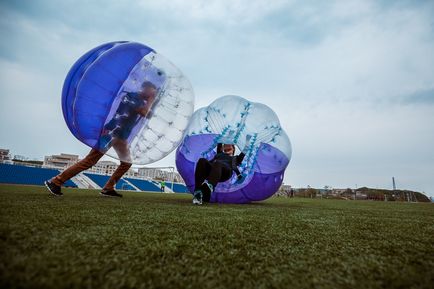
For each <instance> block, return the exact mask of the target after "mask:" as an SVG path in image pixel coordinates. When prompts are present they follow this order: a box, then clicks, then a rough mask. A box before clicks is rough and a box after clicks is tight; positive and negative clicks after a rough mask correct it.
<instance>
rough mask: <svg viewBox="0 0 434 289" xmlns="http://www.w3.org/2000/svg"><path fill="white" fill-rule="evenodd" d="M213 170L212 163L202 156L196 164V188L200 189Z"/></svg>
mask: <svg viewBox="0 0 434 289" xmlns="http://www.w3.org/2000/svg"><path fill="white" fill-rule="evenodd" d="M210 172H211V163H210V162H209V161H208V160H207V159H205V158H200V159H199V161H198V162H197V164H196V169H195V170H194V190H195V191H197V190H200V186H201V185H202V183H203V182H204V181H205V180H206V178H207V177H208V176H209V174H210Z"/></svg>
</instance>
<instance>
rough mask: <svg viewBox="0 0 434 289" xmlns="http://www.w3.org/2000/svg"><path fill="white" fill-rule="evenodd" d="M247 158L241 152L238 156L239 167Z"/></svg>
mask: <svg viewBox="0 0 434 289" xmlns="http://www.w3.org/2000/svg"><path fill="white" fill-rule="evenodd" d="M245 156H246V154H245V153H243V152H241V153H240V154H239V155H237V156H236V164H237V166H239V165H241V163H242V162H243V160H244V157H245Z"/></svg>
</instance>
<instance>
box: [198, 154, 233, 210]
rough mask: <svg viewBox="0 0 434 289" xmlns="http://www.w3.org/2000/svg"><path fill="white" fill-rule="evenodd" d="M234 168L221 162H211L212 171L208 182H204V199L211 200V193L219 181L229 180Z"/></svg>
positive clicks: (202, 188) (202, 189) (202, 187)
mask: <svg viewBox="0 0 434 289" xmlns="http://www.w3.org/2000/svg"><path fill="white" fill-rule="evenodd" d="M231 173H232V170H231V169H230V168H228V167H227V166H225V165H223V164H222V163H220V162H214V163H212V164H211V171H210V173H209V175H208V177H207V181H208V182H207V183H203V184H202V186H201V191H202V193H203V201H205V202H209V201H210V199H211V194H212V192H213V191H214V189H215V187H216V186H217V184H218V183H219V182H224V181H226V180H228V179H229V178H230V176H231Z"/></svg>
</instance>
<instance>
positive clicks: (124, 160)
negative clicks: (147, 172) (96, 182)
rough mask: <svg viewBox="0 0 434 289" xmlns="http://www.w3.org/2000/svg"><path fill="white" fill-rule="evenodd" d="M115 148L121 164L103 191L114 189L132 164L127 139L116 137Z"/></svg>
mask: <svg viewBox="0 0 434 289" xmlns="http://www.w3.org/2000/svg"><path fill="white" fill-rule="evenodd" d="M113 148H114V149H115V151H116V153H117V154H118V157H119V159H120V160H121V164H120V165H119V166H118V168H117V169H116V170H115V171H114V173H113V174H112V175H111V177H110V179H109V180H108V181H107V183H106V184H105V185H104V188H103V191H111V190H114V187H115V185H116V183H117V182H118V181H119V179H120V178H122V176H123V175H124V174H125V173H126V172H127V171H128V170H129V169H130V168H131V166H132V162H131V156H130V150H129V148H128V143H127V141H126V140H122V139H114V140H113Z"/></svg>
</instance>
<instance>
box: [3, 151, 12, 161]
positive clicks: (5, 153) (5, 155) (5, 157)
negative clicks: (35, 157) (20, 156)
mask: <svg viewBox="0 0 434 289" xmlns="http://www.w3.org/2000/svg"><path fill="white" fill-rule="evenodd" d="M0 162H2V163H11V162H12V160H11V154H10V152H9V150H8V149H0Z"/></svg>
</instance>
